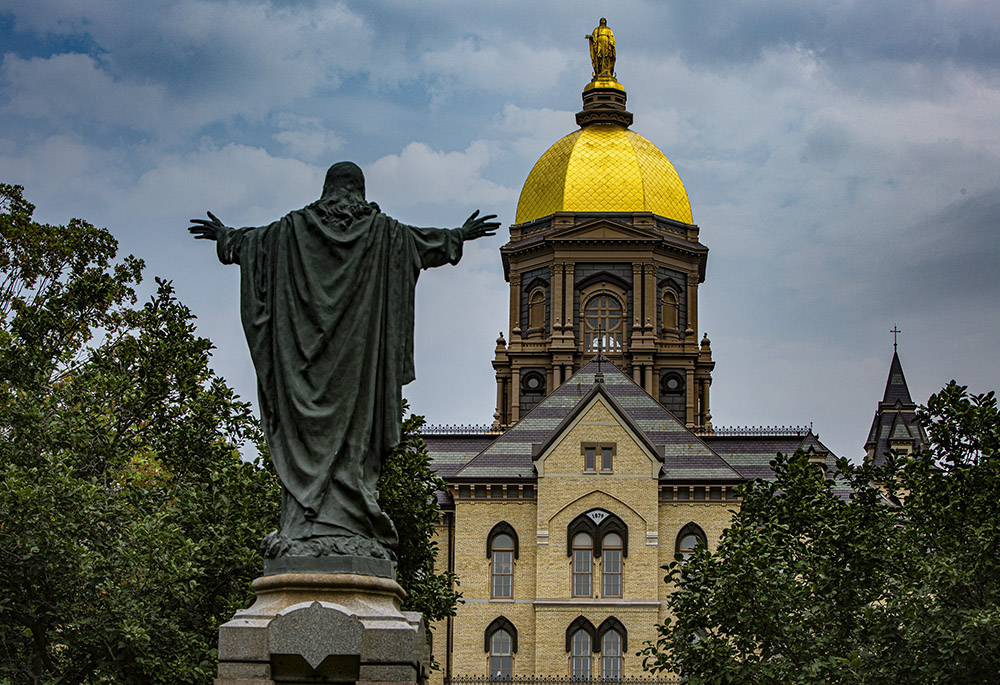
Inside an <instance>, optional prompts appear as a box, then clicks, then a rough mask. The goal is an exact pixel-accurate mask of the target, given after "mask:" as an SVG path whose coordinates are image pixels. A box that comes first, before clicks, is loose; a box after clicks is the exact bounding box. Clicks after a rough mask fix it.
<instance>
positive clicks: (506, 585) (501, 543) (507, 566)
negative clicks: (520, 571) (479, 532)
mask: <svg viewBox="0 0 1000 685" xmlns="http://www.w3.org/2000/svg"><path fill="white" fill-rule="evenodd" d="M486 556H487V557H488V558H489V559H490V596H491V597H493V598H497V599H510V598H512V597H513V596H514V559H516V558H517V533H516V532H514V527H513V526H511V525H510V524H509V523H507V522H506V521H501V522H500V523H498V524H496V525H495V526H493V528H492V529H491V530H490V534H489V535H488V536H487V538H486Z"/></svg>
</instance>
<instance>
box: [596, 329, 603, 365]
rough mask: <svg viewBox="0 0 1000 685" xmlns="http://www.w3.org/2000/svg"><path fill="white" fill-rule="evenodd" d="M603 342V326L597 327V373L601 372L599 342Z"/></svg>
mask: <svg viewBox="0 0 1000 685" xmlns="http://www.w3.org/2000/svg"><path fill="white" fill-rule="evenodd" d="M602 342H604V328H603V327H601V326H598V327H597V373H601V343H602Z"/></svg>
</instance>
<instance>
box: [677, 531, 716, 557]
mask: <svg viewBox="0 0 1000 685" xmlns="http://www.w3.org/2000/svg"><path fill="white" fill-rule="evenodd" d="M699 542H700V543H701V544H703V545H707V544H708V538H706V537H705V531H703V530H702V529H701V526H699V525H698V524H697V523H694V522H691V523H688V524H686V525H685V526H684V527H683V528H681V532H679V533H678V534H677V544H676V545H675V547H674V553H675V554H676V555H680V557H681V558H682V560H684V561H686V560H687V559H688V557H690V556H691V554H692V552H694V549H695V547H697V546H698V543H699Z"/></svg>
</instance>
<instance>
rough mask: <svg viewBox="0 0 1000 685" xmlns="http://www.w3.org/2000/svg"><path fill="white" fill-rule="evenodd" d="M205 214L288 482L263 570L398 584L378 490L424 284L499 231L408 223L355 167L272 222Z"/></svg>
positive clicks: (477, 222)
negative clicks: (387, 208) (371, 197)
mask: <svg viewBox="0 0 1000 685" xmlns="http://www.w3.org/2000/svg"><path fill="white" fill-rule="evenodd" d="M208 217H209V218H208V219H192V220H191V223H192V226H190V227H189V229H188V230H189V231H190V232H191V233H192V234H194V236H195V238H199V239H208V240H215V241H216V244H217V249H218V256H219V260H220V261H221V262H222V263H223V264H238V265H239V266H240V299H241V303H240V313H241V318H242V321H243V330H244V332H245V334H246V338H247V343H248V345H249V347H250V354H251V357H252V358H253V363H254V368H255V370H256V372H257V392H258V398H259V403H260V414H261V420H262V422H263V427H264V434H265V436H266V437H267V445H268V448H269V450H270V452H271V458H272V460H273V461H274V466H275V470H276V471H277V473H278V476H279V477H280V479H281V483H282V486H283V495H282V502H281V530H280V532H279V531H275V532H274V533H272V534H270V535H269V536H268V537H267V538H265V539H264V542H263V543H262V551H263V552H264V556H265V573H279V572H285V571H321V572H354V573H362V574H365V575H380V576H391V575H392V564H391V561H390V560H391V558H392V552H393V550H394V548H395V546H396V543H397V537H396V531H395V528H394V527H393V525H392V522H391V521H390V520H389V517H388V516H386V514H385V513H384V512H382V510H381V509H380V508H379V505H378V502H377V499H376V492H375V486H376V483H377V482H378V477H379V473H380V471H381V467H382V461H383V460H384V459H385V457H386V456H387V455H388V454H389V453H390V452H391V450H392V449H393V448H394V447H395V446H396V444H397V443H398V442H399V440H400V437H401V435H400V431H401V414H402V397H401V389H402V386H403V385H406V384H407V383H409V382H410V381H412V380H413V379H414V368H413V302H414V287H415V286H416V282H417V277H418V275H419V273H420V270H421V269H429V268H431V267H435V266H441V265H443V264H456V263H457V262H458V261H459V259H461V257H462V245H463V243H464V242H465V241H466V240H473V239H476V238H481V237H483V236H492V235H495V231H496V229H497V228H498V227H499V225H500V224H499V223H498V222H494V221H491V219H494V218H495V215H487V216H482V217H480V216H479V212H478V211H476V212H474V213H473V214H472V216H470V217H469V219H468V220H467V221H466V222H465V224H464V225H463V226H461V227H460V228H455V229H440V228H415V227H412V226H407V225H404V224H401V223H399V222H397V221H396V220H394V219H392V218H390V217H388V216H386V215H385V214H382V213H381V212H380V211H379V209H378V206H377V205H375V204H374V203H369V202H367V201H366V200H365V181H364V175H363V174H362V172H361V169H360V168H359V167H358V166H357V165H355V164H353V163H351V162H340V163H338V164H334V165H333V166H331V167H330V170H329V171H328V172H327V175H326V181H325V183H324V186H323V195H322V197H321V198H320V199H319V200H318V201H316V202H314V203H312V204H310V205H309V206H307V207H305V208H303V209H300V210H296V211H293V212H291V213H290V214H287V215H286V216H284V217H283V218H281V219H279V220H278V221H276V222H274V223H272V224H270V225H268V226H260V227H256V228H240V229H233V228H229V227H227V226H225V225H223V224H222V222H220V221H219V220H218V219H216V218H215V216H213V215H212V214H211V213H209V214H208Z"/></svg>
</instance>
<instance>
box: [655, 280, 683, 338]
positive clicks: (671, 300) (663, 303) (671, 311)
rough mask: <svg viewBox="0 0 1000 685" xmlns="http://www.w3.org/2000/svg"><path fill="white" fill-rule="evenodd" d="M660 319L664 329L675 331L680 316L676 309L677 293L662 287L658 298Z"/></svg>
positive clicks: (678, 325)
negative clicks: (661, 292) (661, 293)
mask: <svg viewBox="0 0 1000 685" xmlns="http://www.w3.org/2000/svg"><path fill="white" fill-rule="evenodd" d="M660 321H662V322H663V323H662V325H663V330H664V331H676V330H677V329H678V328H679V327H680V317H679V316H678V311H677V293H675V292H674V291H673V290H671V289H669V288H664V290H663V295H662V296H661V298H660Z"/></svg>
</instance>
